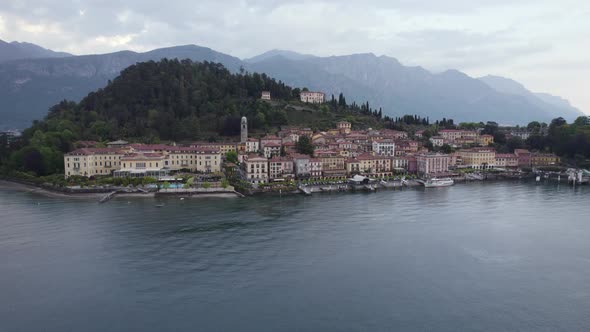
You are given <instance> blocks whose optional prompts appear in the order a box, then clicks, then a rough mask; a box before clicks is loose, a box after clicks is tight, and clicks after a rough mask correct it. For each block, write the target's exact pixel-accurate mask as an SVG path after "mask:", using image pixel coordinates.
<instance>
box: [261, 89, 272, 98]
mask: <svg viewBox="0 0 590 332" xmlns="http://www.w3.org/2000/svg"><path fill="white" fill-rule="evenodd" d="M260 99H262V100H270V91H262V95H261V96H260Z"/></svg>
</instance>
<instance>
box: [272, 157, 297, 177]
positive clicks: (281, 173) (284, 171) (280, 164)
mask: <svg viewBox="0 0 590 332" xmlns="http://www.w3.org/2000/svg"><path fill="white" fill-rule="evenodd" d="M268 164H269V166H268V169H269V172H268V174H269V177H270V179H271V180H285V179H290V178H293V177H294V176H295V172H294V170H293V159H289V158H284V157H273V158H271V159H270V160H269V161H268Z"/></svg>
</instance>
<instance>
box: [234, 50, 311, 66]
mask: <svg viewBox="0 0 590 332" xmlns="http://www.w3.org/2000/svg"><path fill="white" fill-rule="evenodd" d="M275 56H281V57H283V58H285V59H288V60H305V59H309V58H314V57H315V56H313V55H310V54H301V53H297V52H293V51H286V50H270V51H267V52H264V53H262V54H259V55H257V56H254V57H251V58H249V59H244V62H247V63H256V62H260V61H265V60H268V59H270V58H272V57H275Z"/></svg>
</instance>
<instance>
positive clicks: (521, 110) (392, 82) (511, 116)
mask: <svg viewBox="0 0 590 332" xmlns="http://www.w3.org/2000/svg"><path fill="white" fill-rule="evenodd" d="M247 68H248V69H249V70H252V71H258V72H266V73H267V74H269V75H270V76H272V77H275V78H277V79H281V80H283V81H284V82H285V83H287V84H290V85H292V86H307V87H308V88H310V89H312V90H322V91H324V92H326V93H327V94H328V95H329V94H332V93H334V94H336V93H339V92H343V93H344V94H345V95H346V96H347V98H348V100H356V101H357V102H364V101H369V102H370V104H371V106H372V107H383V111H384V113H386V114H390V115H403V114H418V115H422V116H430V117H431V118H437V119H440V118H442V117H446V118H453V119H455V120H458V121H486V120H493V121H498V122H500V123H506V124H512V123H527V122H528V121H531V120H533V119H538V120H544V121H548V120H550V119H551V118H554V117H557V116H564V117H568V118H569V117H570V115H571V114H570V113H568V114H564V112H563V110H562V109H559V108H553V109H551V108H550V109H548V108H547V107H545V106H546V104H543V105H544V106H543V107H541V106H539V105H537V104H535V103H533V102H531V101H530V100H528V99H527V98H526V97H523V96H521V95H516V94H508V93H502V92H499V91H497V90H495V89H493V88H491V87H490V86H488V85H487V84H485V83H484V82H482V81H479V80H477V79H474V78H471V77H469V76H467V75H465V74H463V73H461V72H459V71H457V70H449V71H445V72H443V73H439V74H434V73H431V72H429V71H427V70H425V69H424V68H421V67H407V66H403V65H402V64H401V63H400V62H399V61H397V60H396V59H395V58H392V57H388V56H380V57H377V56H375V55H374V54H354V55H347V56H332V57H313V58H307V59H302V60H289V59H286V58H284V57H277V56H275V57H272V58H268V59H266V60H262V61H258V62H257V63H255V64H249V65H248V67H247ZM574 117H575V116H574ZM574 117H571V118H574Z"/></svg>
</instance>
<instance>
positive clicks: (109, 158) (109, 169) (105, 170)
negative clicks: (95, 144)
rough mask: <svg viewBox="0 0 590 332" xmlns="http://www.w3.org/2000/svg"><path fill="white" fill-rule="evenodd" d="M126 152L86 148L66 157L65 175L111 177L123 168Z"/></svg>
mask: <svg viewBox="0 0 590 332" xmlns="http://www.w3.org/2000/svg"><path fill="white" fill-rule="evenodd" d="M123 154H124V152H123V151H121V149H119V148H84V149H77V150H74V151H72V152H69V153H66V154H65V155H64V175H65V177H66V178H67V177H70V176H76V175H78V176H87V177H90V176H96V175H111V174H112V173H113V171H116V170H118V169H120V168H121V157H122V156H123Z"/></svg>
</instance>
